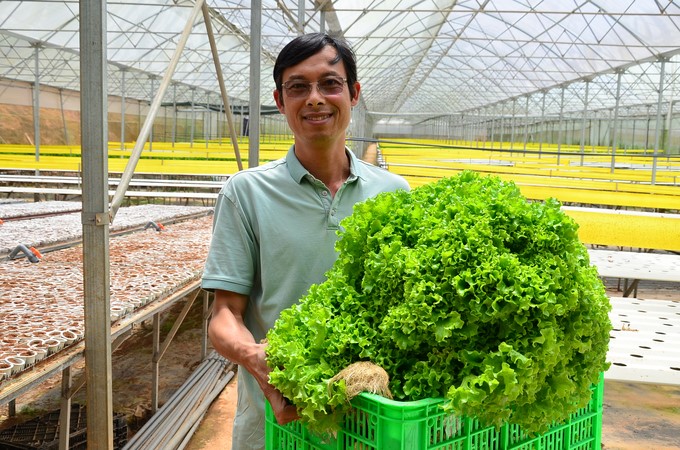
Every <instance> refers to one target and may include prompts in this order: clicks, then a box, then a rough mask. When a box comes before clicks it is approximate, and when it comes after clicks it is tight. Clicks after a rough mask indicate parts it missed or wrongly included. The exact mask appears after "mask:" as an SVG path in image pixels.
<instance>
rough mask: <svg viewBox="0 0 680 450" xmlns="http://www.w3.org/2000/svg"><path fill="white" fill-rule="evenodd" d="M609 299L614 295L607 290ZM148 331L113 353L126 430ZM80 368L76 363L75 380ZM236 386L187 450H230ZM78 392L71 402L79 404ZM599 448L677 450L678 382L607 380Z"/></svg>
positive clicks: (169, 382) (176, 350)
mask: <svg viewBox="0 0 680 450" xmlns="http://www.w3.org/2000/svg"><path fill="white" fill-rule="evenodd" d="M612 295H620V294H616V293H613V294H612ZM638 295H639V296H641V297H642V295H646V296H647V298H668V299H671V298H679V297H680V292H679V291H678V289H677V286H675V287H672V289H662V290H659V291H653V292H652V291H639V292H638ZM182 306H183V304H182V303H181V302H180V303H179V304H178V305H177V307H176V308H175V309H173V310H171V311H170V312H169V313H168V314H166V316H167V317H166V320H165V322H164V325H163V330H164V331H162V334H161V336H163V335H164V332H167V330H169V329H170V327H171V326H172V323H173V318H174V316H175V315H176V314H177V313H178V312H179V310H180V308H181V307H182ZM199 323H200V305H198V304H197V305H195V306H194V308H192V311H191V312H190V314H189V315H188V316H187V319H186V320H185V323H184V325H183V326H182V327H181V328H180V330H179V334H178V335H177V337H176V338H175V340H174V341H173V344H172V345H170V347H169V349H168V352H167V353H166V354H165V356H164V357H163V359H162V360H161V390H160V400H161V402H163V401H165V400H167V399H168V398H169V396H170V395H172V393H173V392H174V390H176V389H177V388H179V387H180V386H181V385H182V383H183V382H184V381H185V380H186V378H187V377H188V376H189V374H190V373H191V372H192V371H193V370H194V369H195V368H196V367H197V366H198V365H199V363H200V361H199V359H200V352H197V351H196V349H197V348H200V327H199V326H198V324H199ZM151 342H152V335H151V327H150V325H148V324H144V325H142V326H139V327H137V329H136V332H135V333H134V335H133V336H132V337H131V338H129V339H128V340H127V341H126V342H125V343H124V344H123V345H122V346H121V347H120V348H119V349H118V350H117V351H116V352H114V354H113V356H112V367H113V372H114V373H113V380H114V382H113V389H114V394H113V398H114V411H115V412H117V413H124V414H125V415H126V416H127V418H128V423H129V429H130V433H133V432H135V431H136V430H137V429H138V428H139V427H140V426H141V425H142V424H143V423H144V421H145V420H146V419H147V418H148V415H149V412H150V398H151V394H150V393H151ZM82 366H83V363H82V362H81V363H79V364H77V365H76V366H75V368H76V370H75V372H76V373H75V375H74V378H75V377H77V376H78V374H79V372H80V371H82ZM59 386H60V377H55V378H53V379H51V380H49V381H47V382H45V383H43V384H42V385H41V386H40V387H39V388H38V389H35V390H33V391H32V392H31V393H30V394H26V395H24V396H22V397H20V398H19V399H18V400H17V412H19V413H20V414H19V417H17V418H15V419H11V418H8V417H7V407H6V406H5V405H3V406H2V407H0V428H4V427H6V426H9V425H11V424H12V423H15V422H17V421H19V420H25V419H27V418H29V417H32V416H34V415H36V414H39V413H43V412H46V411H51V410H53V409H57V408H58V404H59V402H58V399H59ZM235 388H236V382H235V381H232V382H231V383H230V384H229V385H228V386H227V387H226V389H225V390H224V391H223V393H222V395H221V396H220V397H219V398H217V399H216V400H215V402H214V403H213V404H212V406H211V408H210V410H209V412H208V413H207V414H206V416H205V418H204V420H203V422H202V424H201V426H200V427H199V429H198V431H197V432H196V434H195V435H194V437H193V438H192V440H191V441H190V442H189V444H188V446H187V447H186V448H187V449H188V450H230V449H231V445H230V428H231V427H230V425H231V421H232V418H233V412H234V405H235V401H236V396H235ZM83 398H84V391H83V390H81V392H79V393H78V394H77V395H76V396H75V398H74V401H75V402H84V400H83ZM602 448H603V449H606V450H680V385H678V386H669V385H654V384H638V383H624V382H615V381H609V380H607V381H606V382H605V394H604V413H603V425H602Z"/></svg>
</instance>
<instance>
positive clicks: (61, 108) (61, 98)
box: [59, 89, 71, 153]
mask: <svg viewBox="0 0 680 450" xmlns="http://www.w3.org/2000/svg"><path fill="white" fill-rule="evenodd" d="M59 111H60V112H61V123H62V125H63V127H64V144H66V145H69V142H68V127H67V125H66V115H65V114H64V90H63V89H59ZM69 153H71V152H70V150H69Z"/></svg>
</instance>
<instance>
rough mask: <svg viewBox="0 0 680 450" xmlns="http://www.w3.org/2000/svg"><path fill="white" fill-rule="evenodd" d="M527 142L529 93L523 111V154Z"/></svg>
mask: <svg viewBox="0 0 680 450" xmlns="http://www.w3.org/2000/svg"><path fill="white" fill-rule="evenodd" d="M527 142H529V95H527V103H526V107H525V112H524V148H523V150H524V154H526V152H527Z"/></svg>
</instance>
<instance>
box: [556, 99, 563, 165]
mask: <svg viewBox="0 0 680 450" xmlns="http://www.w3.org/2000/svg"><path fill="white" fill-rule="evenodd" d="M564 89H565V87H564V86H562V89H561V90H560V118H559V121H558V122H557V164H559V163H560V154H561V151H562V121H563V120H564Z"/></svg>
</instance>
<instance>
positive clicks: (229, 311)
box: [208, 290, 299, 425]
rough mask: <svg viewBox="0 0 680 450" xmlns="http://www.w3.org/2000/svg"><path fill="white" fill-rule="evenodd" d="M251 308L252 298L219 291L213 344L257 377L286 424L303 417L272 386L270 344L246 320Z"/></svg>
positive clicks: (210, 330) (211, 330)
mask: <svg viewBox="0 0 680 450" xmlns="http://www.w3.org/2000/svg"><path fill="white" fill-rule="evenodd" d="M247 306H248V296H246V295H242V294H237V293H235V292H230V291H222V290H216V291H215V302H214V303H213V312H212V319H211V320H210V325H209V326H208V336H209V338H210V342H211V343H212V345H213V346H214V347H215V350H217V352H218V353H219V354H220V355H222V356H224V357H225V358H227V359H228V360H229V361H231V362H233V363H236V364H238V365H239V366H241V367H242V368H244V369H246V370H247V371H248V372H250V374H251V375H252V376H253V377H255V379H256V380H257V382H258V384H259V385H260V388H261V389H262V392H264V396H265V398H266V399H267V400H269V403H270V404H271V406H272V411H273V412H274V415H275V416H276V421H277V422H278V423H279V424H281V425H283V424H285V423H288V422H291V421H293V420H296V419H297V418H298V417H299V416H298V414H297V410H296V409H295V406H294V405H291V404H289V403H288V402H287V401H286V399H285V398H284V397H283V394H281V392H279V391H278V390H277V389H276V388H275V387H274V386H272V385H271V384H269V372H270V371H271V369H269V366H267V362H266V355H265V352H264V349H265V347H266V344H259V343H257V342H255V338H254V337H253V335H252V333H251V332H250V330H248V328H246V325H245V323H244V321H243V314H245V311H246V307H247Z"/></svg>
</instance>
